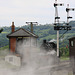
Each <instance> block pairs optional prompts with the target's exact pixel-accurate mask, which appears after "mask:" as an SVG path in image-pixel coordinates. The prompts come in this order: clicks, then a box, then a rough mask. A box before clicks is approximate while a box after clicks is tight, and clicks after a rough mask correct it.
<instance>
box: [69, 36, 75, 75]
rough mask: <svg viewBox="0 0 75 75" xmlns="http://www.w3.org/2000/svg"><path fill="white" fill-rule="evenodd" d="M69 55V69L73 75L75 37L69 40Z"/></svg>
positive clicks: (74, 73) (74, 67)
mask: <svg viewBox="0 0 75 75" xmlns="http://www.w3.org/2000/svg"><path fill="white" fill-rule="evenodd" d="M69 55H70V60H71V68H72V69H73V75H75V37H72V38H70V39H69Z"/></svg>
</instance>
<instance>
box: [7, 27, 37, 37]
mask: <svg viewBox="0 0 75 75" xmlns="http://www.w3.org/2000/svg"><path fill="white" fill-rule="evenodd" d="M7 37H8V38H10V37H35V38H38V36H37V35H35V34H34V33H31V32H29V31H27V30H25V29H23V28H20V29H18V30H16V31H14V32H12V33H10V34H8V35H7Z"/></svg>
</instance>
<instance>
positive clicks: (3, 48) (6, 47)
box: [0, 45, 9, 50]
mask: <svg viewBox="0 0 75 75" xmlns="http://www.w3.org/2000/svg"><path fill="white" fill-rule="evenodd" d="M5 49H9V45H7V46H4V47H1V48H0V50H5Z"/></svg>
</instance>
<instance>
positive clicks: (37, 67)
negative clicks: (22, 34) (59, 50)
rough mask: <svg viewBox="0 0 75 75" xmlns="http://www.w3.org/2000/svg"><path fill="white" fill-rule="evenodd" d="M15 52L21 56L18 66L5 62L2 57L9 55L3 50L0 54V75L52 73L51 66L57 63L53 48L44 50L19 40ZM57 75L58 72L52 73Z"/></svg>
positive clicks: (49, 74)
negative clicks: (20, 63) (47, 50)
mask: <svg viewBox="0 0 75 75" xmlns="http://www.w3.org/2000/svg"><path fill="white" fill-rule="evenodd" d="M17 53H19V54H20V56H21V58H22V65H21V66H20V67H17V66H13V65H11V64H9V63H7V62H5V59H4V57H5V56H6V55H9V54H10V53H9V51H8V50H5V51H3V52H1V54H0V75H52V72H51V68H50V67H51V66H52V65H54V64H56V63H58V58H57V57H56V52H55V51H54V50H52V51H49V52H46V51H44V50H42V49H40V48H39V47H37V46H34V45H31V44H29V41H27V42H26V43H25V41H24V42H23V43H21V42H19V43H18V46H17ZM54 75H58V74H54Z"/></svg>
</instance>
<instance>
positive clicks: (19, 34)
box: [7, 22, 38, 53]
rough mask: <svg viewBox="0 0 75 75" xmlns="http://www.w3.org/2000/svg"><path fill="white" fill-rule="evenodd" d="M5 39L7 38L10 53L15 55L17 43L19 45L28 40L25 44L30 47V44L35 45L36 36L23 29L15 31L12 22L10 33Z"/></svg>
mask: <svg viewBox="0 0 75 75" xmlns="http://www.w3.org/2000/svg"><path fill="white" fill-rule="evenodd" d="M7 38H9V49H10V51H11V52H13V53H15V52H16V50H17V46H18V43H19V42H20V44H22V43H23V42H26V41H27V40H29V43H27V45H29V44H30V46H31V45H32V44H34V45H36V44H37V38H38V36H37V35H35V34H34V33H31V32H29V31H27V30H25V29H23V28H20V29H18V30H16V31H15V25H14V22H12V26H11V33H10V34H8V35H7ZM32 41H33V42H32Z"/></svg>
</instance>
